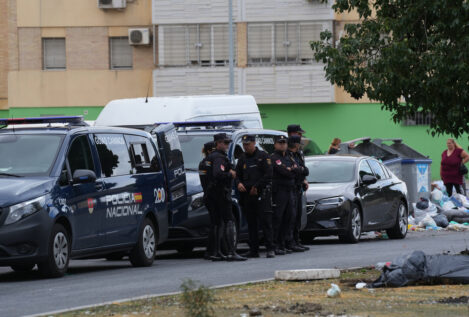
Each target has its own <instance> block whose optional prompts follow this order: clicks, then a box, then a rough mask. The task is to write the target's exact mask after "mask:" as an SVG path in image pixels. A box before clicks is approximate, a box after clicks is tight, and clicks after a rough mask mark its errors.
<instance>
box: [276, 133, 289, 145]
mask: <svg viewBox="0 0 469 317" xmlns="http://www.w3.org/2000/svg"><path fill="white" fill-rule="evenodd" d="M287 140H288V138H287V137H286V136H284V135H283V134H282V135H276V136H274V141H275V143H285V142H287Z"/></svg>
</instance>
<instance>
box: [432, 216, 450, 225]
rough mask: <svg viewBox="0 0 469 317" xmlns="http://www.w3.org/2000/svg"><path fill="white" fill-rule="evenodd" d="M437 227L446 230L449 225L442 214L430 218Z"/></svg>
mask: <svg viewBox="0 0 469 317" xmlns="http://www.w3.org/2000/svg"><path fill="white" fill-rule="evenodd" d="M432 218H433V220H435V223H436V225H437V226H438V227H442V228H446V227H448V225H449V222H448V218H447V217H446V216H445V215H443V214H438V215H436V216H433V217H432Z"/></svg>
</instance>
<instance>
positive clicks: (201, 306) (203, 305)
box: [181, 279, 215, 317]
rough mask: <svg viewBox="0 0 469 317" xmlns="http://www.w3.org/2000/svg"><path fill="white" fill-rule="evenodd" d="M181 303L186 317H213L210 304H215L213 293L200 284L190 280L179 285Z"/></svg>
mask: <svg viewBox="0 0 469 317" xmlns="http://www.w3.org/2000/svg"><path fill="white" fill-rule="evenodd" d="M181 291H182V294H181V301H182V305H183V307H184V310H185V311H186V316H188V317H213V316H215V313H214V310H213V308H212V304H213V303H214V302H215V299H214V296H213V291H212V290H211V289H210V288H208V287H207V286H205V285H203V284H201V283H200V282H195V281H193V280H191V279H187V280H185V281H184V282H183V283H182V284H181Z"/></svg>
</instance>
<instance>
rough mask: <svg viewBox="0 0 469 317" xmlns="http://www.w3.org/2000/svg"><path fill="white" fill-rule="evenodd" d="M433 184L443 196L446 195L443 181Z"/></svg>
mask: <svg viewBox="0 0 469 317" xmlns="http://www.w3.org/2000/svg"><path fill="white" fill-rule="evenodd" d="M433 184H435V185H436V187H438V189H439V190H441V191H442V192H443V194H445V193H447V191H446V186H445V184H444V183H443V181H441V180H440V181H435V182H433Z"/></svg>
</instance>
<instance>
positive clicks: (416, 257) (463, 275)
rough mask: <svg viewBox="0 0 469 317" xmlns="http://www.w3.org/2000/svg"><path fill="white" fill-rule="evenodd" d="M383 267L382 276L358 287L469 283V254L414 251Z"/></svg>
mask: <svg viewBox="0 0 469 317" xmlns="http://www.w3.org/2000/svg"><path fill="white" fill-rule="evenodd" d="M377 266H380V267H381V271H382V273H381V275H380V277H379V278H378V279H377V280H375V281H374V282H372V283H368V284H366V285H364V283H357V284H356V288H357V289H362V288H365V287H366V288H380V287H403V286H410V285H416V284H419V285H436V284H453V283H458V284H469V256H467V255H447V254H437V255H426V254H425V253H424V252H422V251H414V252H412V253H410V254H405V255H402V256H399V257H397V258H396V259H394V260H393V261H392V262H387V263H385V264H384V265H377Z"/></svg>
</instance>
